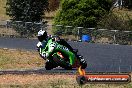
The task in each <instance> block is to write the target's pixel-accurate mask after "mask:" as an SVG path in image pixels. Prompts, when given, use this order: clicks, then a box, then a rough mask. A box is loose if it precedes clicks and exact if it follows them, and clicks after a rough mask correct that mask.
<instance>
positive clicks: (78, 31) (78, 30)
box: [77, 27, 83, 41]
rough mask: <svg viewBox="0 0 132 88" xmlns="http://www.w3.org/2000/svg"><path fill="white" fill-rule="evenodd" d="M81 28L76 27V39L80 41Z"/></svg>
mask: <svg viewBox="0 0 132 88" xmlns="http://www.w3.org/2000/svg"><path fill="white" fill-rule="evenodd" d="M81 29H83V27H77V34H78V38H77V40H78V41H80V40H81V35H82V34H81V33H82V30H81Z"/></svg>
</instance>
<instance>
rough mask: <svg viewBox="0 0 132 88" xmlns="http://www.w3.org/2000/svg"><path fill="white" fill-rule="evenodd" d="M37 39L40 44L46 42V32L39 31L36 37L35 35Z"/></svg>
mask: <svg viewBox="0 0 132 88" xmlns="http://www.w3.org/2000/svg"><path fill="white" fill-rule="evenodd" d="M37 37H38V40H39V41H40V42H42V41H43V40H46V39H47V37H48V36H47V32H46V31H44V30H40V31H39V32H38V35H37Z"/></svg>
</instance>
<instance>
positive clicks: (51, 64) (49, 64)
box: [45, 61, 57, 70]
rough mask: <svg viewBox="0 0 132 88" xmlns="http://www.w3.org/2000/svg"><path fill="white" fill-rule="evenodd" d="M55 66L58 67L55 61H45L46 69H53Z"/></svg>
mask: <svg viewBox="0 0 132 88" xmlns="http://www.w3.org/2000/svg"><path fill="white" fill-rule="evenodd" d="M55 67H57V66H56V65H55V63H53V62H51V61H47V62H46V63H45V69H46V70H51V69H53V68H55Z"/></svg>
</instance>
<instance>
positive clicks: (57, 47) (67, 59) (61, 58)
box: [39, 38, 87, 70]
mask: <svg viewBox="0 0 132 88" xmlns="http://www.w3.org/2000/svg"><path fill="white" fill-rule="evenodd" d="M42 43H43V46H42V47H41V48H40V49H39V52H40V55H41V56H42V57H43V56H44V57H46V60H47V62H46V64H45V68H46V70H51V69H53V68H56V67H58V66H60V67H62V68H64V69H67V70H70V69H73V68H78V67H80V66H81V67H82V69H85V68H86V67H87V62H86V61H85V60H84V59H83V57H82V56H81V55H77V52H78V50H77V49H76V50H74V52H73V51H70V50H69V49H68V48H67V47H66V46H63V45H62V44H59V43H58V42H57V41H54V39H52V38H51V39H48V40H47V41H43V42H42ZM44 59H45V58H44Z"/></svg>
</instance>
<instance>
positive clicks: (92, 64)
mask: <svg viewBox="0 0 132 88" xmlns="http://www.w3.org/2000/svg"><path fill="white" fill-rule="evenodd" d="M37 42H38V41H37V40H35V39H24V38H23V39H21V38H0V48H10V49H26V50H36V44H37ZM69 43H70V45H71V46H72V47H73V48H75V49H78V50H79V54H81V55H83V57H84V58H85V59H86V60H87V63H88V67H87V69H86V70H87V72H131V71H132V46H127V45H109V44H89V43H86V42H69ZM54 70H56V69H54ZM54 70H53V71H54ZM41 71H42V70H41ZM71 72H72V71H71Z"/></svg>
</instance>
